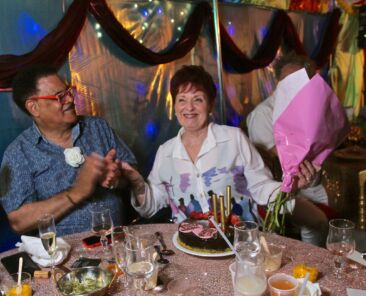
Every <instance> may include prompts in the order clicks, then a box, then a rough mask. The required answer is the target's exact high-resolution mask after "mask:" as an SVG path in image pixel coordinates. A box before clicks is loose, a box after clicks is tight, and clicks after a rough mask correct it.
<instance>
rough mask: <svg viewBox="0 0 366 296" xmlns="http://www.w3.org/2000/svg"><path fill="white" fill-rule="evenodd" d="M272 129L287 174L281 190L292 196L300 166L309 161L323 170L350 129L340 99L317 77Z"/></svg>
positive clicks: (296, 98)
mask: <svg viewBox="0 0 366 296" xmlns="http://www.w3.org/2000/svg"><path fill="white" fill-rule="evenodd" d="M300 71H301V70H300ZM292 75H293V74H292ZM285 79H287V78H285ZM277 99H279V100H280V99H281V98H276V100H277ZM273 129H274V138H275V143H276V148H277V152H278V156H279V159H280V162H281V166H282V170H283V174H284V175H283V182H282V185H281V190H282V191H283V192H290V191H291V189H292V186H293V177H294V176H295V175H296V174H297V172H298V170H299V165H300V164H301V163H302V162H303V161H304V160H309V161H311V162H312V163H313V164H316V165H319V166H320V165H321V164H322V163H323V161H324V160H325V159H326V157H327V156H328V155H329V154H330V153H331V152H332V151H333V150H334V149H335V148H336V147H337V146H338V145H339V144H340V143H341V142H342V141H343V140H344V138H345V137H346V136H347V134H348V132H349V129H350V128H349V123H348V120H347V117H346V114H345V111H344V108H343V106H342V105H341V104H340V102H339V99H338V98H337V96H336V95H335V94H334V93H333V91H332V89H331V88H330V87H329V86H328V84H327V83H326V82H325V81H324V80H323V78H322V77H321V76H320V75H318V74H317V75H315V76H314V77H313V78H312V79H311V80H310V81H308V82H307V83H305V85H304V86H303V87H301V89H300V90H299V92H297V94H296V95H295V96H294V97H293V99H292V100H291V102H290V103H289V104H288V106H287V108H285V110H284V111H283V112H282V113H281V114H280V115H279V117H278V118H277V119H276V121H275V122H274V124H273Z"/></svg>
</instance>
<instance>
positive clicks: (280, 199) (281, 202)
mask: <svg viewBox="0 0 366 296" xmlns="http://www.w3.org/2000/svg"><path fill="white" fill-rule="evenodd" d="M290 197H291V196H290V194H289V193H286V192H279V193H278V194H277V195H276V198H275V200H274V201H272V202H269V203H268V205H267V213H266V217H265V218H264V222H263V230H264V231H269V232H277V233H279V234H282V235H283V234H285V222H286V219H285V216H286V214H287V212H288V211H287V208H286V203H287V202H288V201H289V199H290ZM281 208H282V209H283V211H282V214H281V213H280V212H281ZM280 215H282V216H281V217H280Z"/></svg>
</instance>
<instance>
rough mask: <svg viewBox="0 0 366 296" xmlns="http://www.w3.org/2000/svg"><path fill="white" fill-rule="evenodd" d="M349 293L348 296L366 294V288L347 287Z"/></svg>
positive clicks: (364, 295) (362, 295)
mask: <svg viewBox="0 0 366 296" xmlns="http://www.w3.org/2000/svg"><path fill="white" fill-rule="evenodd" d="M347 295H348V296H366V290H357V289H350V288H347Z"/></svg>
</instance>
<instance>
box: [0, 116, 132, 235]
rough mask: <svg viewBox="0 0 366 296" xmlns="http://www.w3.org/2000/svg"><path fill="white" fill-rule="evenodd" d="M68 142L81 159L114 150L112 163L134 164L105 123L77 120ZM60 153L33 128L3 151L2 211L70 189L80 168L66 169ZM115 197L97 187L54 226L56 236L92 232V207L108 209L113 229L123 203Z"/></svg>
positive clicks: (98, 120) (121, 143)
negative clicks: (79, 151) (115, 151)
mask: <svg viewBox="0 0 366 296" xmlns="http://www.w3.org/2000/svg"><path fill="white" fill-rule="evenodd" d="M72 140H73V146H78V147H80V148H81V152H82V153H83V154H84V155H89V154H91V153H92V152H96V153H98V154H100V155H102V156H104V155H106V153H107V152H108V151H109V150H110V149H112V148H115V149H116V150H117V159H119V160H124V161H126V162H128V163H130V164H135V163H136V159H135V157H134V155H133V154H132V152H131V151H130V150H129V148H128V147H127V146H126V144H125V143H124V142H123V141H122V140H120V139H119V138H118V137H117V135H116V134H115V133H114V131H113V130H112V129H111V127H110V126H109V125H108V123H107V122H106V121H105V120H104V119H101V118H96V117H80V118H79V122H78V123H77V124H76V125H75V126H74V127H73V129H72ZM63 152H64V148H63V147H61V146H59V145H56V144H53V143H52V142H50V141H47V139H45V138H44V137H42V135H41V133H40V132H39V130H38V128H37V126H36V124H35V123H33V125H32V126H31V127H29V128H28V129H26V130H25V131H23V132H22V133H21V134H20V135H19V136H18V137H17V138H16V139H15V140H14V141H13V142H12V143H11V144H10V145H9V146H8V147H7V149H6V150H5V153H4V157H3V161H2V164H1V173H0V197H1V202H2V205H3V207H4V209H5V211H6V212H11V211H14V210H16V209H18V208H19V207H21V206H22V205H24V204H27V203H32V202H36V201H41V200H46V199H48V198H49V197H51V196H53V195H55V194H58V193H60V192H62V191H64V190H66V189H67V188H69V187H71V186H72V185H73V183H74V181H75V178H76V176H77V173H78V171H79V168H74V167H72V166H70V165H68V164H67V163H66V162H65V156H64V153H63ZM118 193H119V192H118V190H110V189H105V188H103V187H101V186H99V185H98V186H97V189H96V190H95V192H94V194H93V195H92V196H91V197H90V198H89V199H87V200H86V201H84V202H83V203H82V204H80V205H79V206H77V207H76V208H74V210H73V211H71V212H70V213H68V214H66V215H65V216H63V217H62V218H61V219H60V220H59V221H58V222H57V225H56V228H57V234H58V235H60V236H62V235H65V234H71V233H76V232H82V231H86V230H89V229H91V214H90V209H91V207H92V206H93V207H94V206H97V207H99V206H105V207H107V208H109V209H110V210H111V215H112V219H113V222H114V224H117V225H118V224H121V222H122V208H123V200H122V198H121V196H119V195H118Z"/></svg>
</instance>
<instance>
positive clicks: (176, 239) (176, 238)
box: [173, 231, 234, 257]
mask: <svg viewBox="0 0 366 296" xmlns="http://www.w3.org/2000/svg"><path fill="white" fill-rule="evenodd" d="M173 244H174V246H175V247H176V248H177V249H178V250H181V251H182V252H184V253H187V254H189V255H194V256H198V257H226V256H231V255H234V252H233V251H230V252H221V253H204V252H198V251H192V250H189V249H187V248H185V247H183V246H182V245H181V244H179V242H178V231H177V232H176V233H174V235H173Z"/></svg>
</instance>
